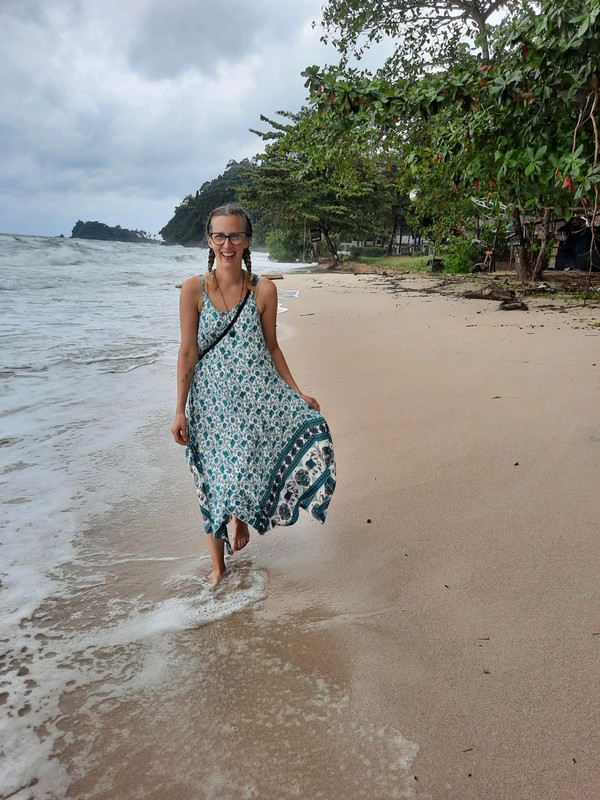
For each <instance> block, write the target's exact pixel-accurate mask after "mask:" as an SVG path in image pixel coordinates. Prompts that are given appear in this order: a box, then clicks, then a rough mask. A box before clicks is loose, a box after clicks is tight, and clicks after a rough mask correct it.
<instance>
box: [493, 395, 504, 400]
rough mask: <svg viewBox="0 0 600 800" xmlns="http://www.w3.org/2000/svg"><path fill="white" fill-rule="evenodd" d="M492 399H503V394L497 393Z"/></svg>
mask: <svg viewBox="0 0 600 800" xmlns="http://www.w3.org/2000/svg"><path fill="white" fill-rule="evenodd" d="M492 400H502V395H500V394H495V395H494V396H493V397H492Z"/></svg>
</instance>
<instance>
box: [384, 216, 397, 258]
mask: <svg viewBox="0 0 600 800" xmlns="http://www.w3.org/2000/svg"><path fill="white" fill-rule="evenodd" d="M391 214H392V220H391V224H390V238H389V241H388V246H387V252H386V256H387V257H388V258H390V257H391V256H393V255H394V236H395V235H396V228H397V227H398V211H397V210H396V209H392V212H391Z"/></svg>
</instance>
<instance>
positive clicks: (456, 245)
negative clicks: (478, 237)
mask: <svg viewBox="0 0 600 800" xmlns="http://www.w3.org/2000/svg"><path fill="white" fill-rule="evenodd" d="M438 255H439V257H440V258H441V259H442V261H443V262H444V272H450V273H452V274H458V273H465V272H472V271H473V267H474V266H475V264H477V263H479V262H481V261H482V259H483V255H484V254H483V252H482V247H481V245H480V244H479V243H478V242H474V241H473V240H471V239H468V238H467V237H466V236H455V237H453V238H452V239H451V240H450V241H449V242H448V244H445V245H443V246H442V247H441V248H440V251H439V254H438Z"/></svg>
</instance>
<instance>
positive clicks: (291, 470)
mask: <svg viewBox="0 0 600 800" xmlns="http://www.w3.org/2000/svg"><path fill="white" fill-rule="evenodd" d="M252 280H253V285H254V286H256V285H257V283H258V277H257V276H253V279H252ZM202 285H203V296H202V311H201V313H200V320H199V323H198V351H199V352H200V353H201V352H202V351H203V350H205V349H206V347H207V346H208V345H210V343H211V342H213V341H214V340H215V339H216V338H217V337H218V336H219V334H220V333H221V332H222V331H223V330H224V328H226V326H227V324H228V322H229V321H230V320H231V319H232V317H233V316H234V315H235V313H236V311H237V310H238V306H236V307H235V308H232V309H230V310H229V311H227V312H221V311H217V309H215V308H214V306H213V305H212V303H211V302H210V300H209V298H208V295H207V293H206V289H205V287H204V281H203V284H202ZM238 305H239V304H238ZM186 414H187V420H188V446H187V447H186V457H187V461H188V464H189V467H190V470H191V473H192V475H193V478H194V483H195V485H196V492H197V494H198V503H199V505H200V510H201V512H202V519H203V523H204V528H205V530H206V533H210V534H212V535H213V536H214V537H215V538H216V539H224V540H225V542H226V545H227V549H228V551H229V552H231V548H230V545H229V540H228V538H227V528H226V526H227V523H228V522H229V520H230V519H231V517H232V516H235V517H238V518H239V519H240V520H242V521H243V522H246V523H248V525H250V526H251V527H253V528H255V529H256V530H257V531H258V532H259V533H261V534H262V533H265V532H266V531H267V530H269V528H272V527H274V526H275V525H292V524H293V523H294V522H296V520H297V519H298V512H299V509H300V508H304V509H306V510H307V511H308V512H309V513H310V514H312V516H313V517H314V518H315V519H317V520H318V521H319V522H321V523H322V522H325V517H326V515H327V508H328V506H329V501H330V500H331V495H332V494H333V491H334V489H335V462H334V455H333V445H332V442H331V436H330V433H329V428H328V426H327V423H326V422H325V419H324V418H323V416H322V415H321V413H320V412H319V411H315V409H314V408H312V406H309V405H308V403H307V402H306V401H305V400H303V399H302V398H301V397H300V396H299V395H298V394H297V393H296V392H295V391H294V390H293V389H292V388H291V387H290V386H288V384H287V383H286V382H285V381H284V380H283V378H282V377H281V376H280V375H279V373H278V372H277V369H276V368H275V364H274V363H273V360H272V358H271V354H270V352H269V350H268V348H267V345H266V344H265V340H264V337H263V331H262V326H261V320H260V314H259V313H258V309H257V307H256V302H255V300H254V295H253V294H252V293H251V294H250V296H249V297H248V300H247V302H246V304H245V306H244V308H243V310H242V312H241V314H240V316H239V317H238V319H237V320H236V322H235V324H234V326H233V328H232V329H231V331H229V332H228V333H227V334H226V335H225V336H224V337H223V338H222V339H221V340H220V341H219V343H218V344H217V345H215V347H213V348H212V350H210V351H209V352H208V353H207V354H206V355H205V356H204V357H203V358H202V359H201V360H200V361H198V363H197V364H196V368H195V371H194V377H193V379H192V384H191V387H190V393H189V396H188V404H187V410H186Z"/></svg>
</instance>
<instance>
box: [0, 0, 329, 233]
mask: <svg viewBox="0 0 600 800" xmlns="http://www.w3.org/2000/svg"><path fill="white" fill-rule="evenodd" d="M321 6H322V0H0V67H1V69H0V96H1V102H0V109H1V111H0V154H1V159H2V160H1V162H0V163H1V166H0V232H3V233H31V234H42V235H57V234H60V233H63V234H65V235H69V234H70V232H71V228H72V227H73V225H74V224H75V222H76V221H77V219H83V220H99V221H101V222H106V223H107V224H109V225H117V224H119V225H121V226H122V227H125V228H140V229H143V230H147V231H148V232H150V233H158V231H159V230H160V228H162V227H163V225H165V224H166V223H167V222H168V220H169V219H170V218H171V216H172V214H173V210H174V207H175V206H176V205H177V204H178V203H179V202H180V201H181V200H182V199H183V197H185V196H186V195H187V194H190V193H192V192H194V191H195V190H196V189H197V188H199V187H200V186H201V184H202V183H203V182H204V181H206V180H210V179H212V178H215V177H216V176H217V175H219V174H220V173H222V172H223V169H224V168H225V165H226V164H227V162H228V161H229V160H230V159H232V158H233V159H236V160H237V161H239V160H241V159H242V158H245V157H251V156H253V155H254V154H255V153H257V152H258V151H259V150H260V149H261V146H262V142H261V140H260V139H259V138H258V137H257V136H255V135H254V134H251V133H250V132H249V130H248V129H249V128H251V127H254V128H256V127H260V114H261V113H263V114H266V115H268V116H269V115H273V114H274V113H275V111H277V110H278V109H286V110H298V109H299V108H300V106H301V105H302V103H303V102H304V100H305V98H306V89H305V88H304V85H303V79H302V78H301V76H300V72H301V71H302V70H303V69H304V68H305V67H307V66H310V65H311V64H319V65H322V64H324V63H326V62H327V63H334V62H336V61H337V55H336V53H335V51H333V49H331V48H326V47H325V46H324V45H323V44H321V43H320V42H319V37H320V34H321V30H320V27H319V26H318V25H317V27H316V28H315V29H314V30H313V28H312V21H313V20H315V19H319V15H320V10H321Z"/></svg>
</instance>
